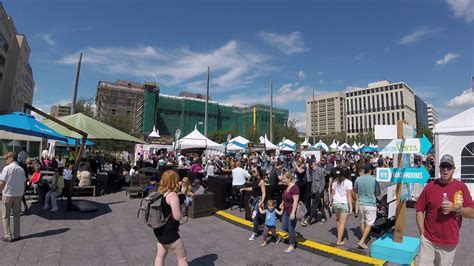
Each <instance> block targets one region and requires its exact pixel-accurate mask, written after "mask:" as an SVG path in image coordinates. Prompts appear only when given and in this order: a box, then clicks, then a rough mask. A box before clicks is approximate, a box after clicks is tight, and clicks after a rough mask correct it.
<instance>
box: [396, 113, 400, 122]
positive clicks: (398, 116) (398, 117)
mask: <svg viewBox="0 0 474 266" xmlns="http://www.w3.org/2000/svg"><path fill="white" fill-rule="evenodd" d="M399 120H400V112H397V121H399Z"/></svg>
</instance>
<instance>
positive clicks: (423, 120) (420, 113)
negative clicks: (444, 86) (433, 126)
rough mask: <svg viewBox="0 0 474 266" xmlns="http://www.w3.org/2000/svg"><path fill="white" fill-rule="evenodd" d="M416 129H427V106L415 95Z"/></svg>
mask: <svg viewBox="0 0 474 266" xmlns="http://www.w3.org/2000/svg"><path fill="white" fill-rule="evenodd" d="M415 109H416V128H428V106H427V105H426V103H425V102H424V101H423V100H422V99H421V98H420V97H419V96H418V95H415Z"/></svg>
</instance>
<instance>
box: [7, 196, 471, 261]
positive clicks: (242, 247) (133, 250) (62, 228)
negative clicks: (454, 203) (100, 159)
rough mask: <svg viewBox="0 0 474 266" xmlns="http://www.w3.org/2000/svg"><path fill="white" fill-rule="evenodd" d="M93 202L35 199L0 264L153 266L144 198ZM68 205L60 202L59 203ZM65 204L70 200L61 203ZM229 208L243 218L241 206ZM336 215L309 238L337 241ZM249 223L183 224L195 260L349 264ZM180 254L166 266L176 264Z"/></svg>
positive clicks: (307, 231) (463, 257)
mask: <svg viewBox="0 0 474 266" xmlns="http://www.w3.org/2000/svg"><path fill="white" fill-rule="evenodd" d="M81 199H84V200H89V201H91V202H94V204H96V205H97V206H98V208H99V210H98V211H96V212H90V213H78V212H66V211H61V212H58V213H51V212H50V211H43V210H42V206H40V205H39V204H33V205H32V206H31V209H30V210H29V214H28V215H26V216H22V218H21V225H22V228H21V235H22V237H23V238H24V239H23V240H20V241H17V242H14V243H4V242H0V251H1V253H0V254H1V260H0V265H152V264H153V262H154V258H155V254H156V239H155V237H154V235H153V233H152V231H151V229H149V228H148V227H146V226H145V225H144V224H143V223H142V222H141V221H140V220H138V219H137V218H136V212H137V207H138V204H139V202H140V199H131V200H128V199H127V197H126V196H125V193H124V192H119V193H115V194H110V195H105V196H102V197H97V198H81ZM60 206H61V204H60ZM62 208H63V209H65V204H63V206H62ZM229 212H230V213H232V214H234V215H236V216H239V217H243V216H244V212H239V211H238V210H232V211H229ZM407 214H408V216H407V223H406V227H405V228H406V235H412V236H416V235H417V229H416V224H415V220H414V211H413V209H408V212H407ZM334 227H335V220H334V217H333V218H332V220H330V221H328V223H326V224H315V225H312V226H310V227H306V228H304V227H301V225H298V226H297V231H298V232H299V233H300V234H301V235H302V236H303V237H305V238H307V239H312V240H314V241H317V242H319V243H322V244H327V245H333V243H334V241H335V236H334V231H335V228H334ZM356 227H357V220H356V219H355V218H354V217H351V218H350V219H349V221H348V226H347V228H348V233H347V237H348V238H347V239H346V243H347V244H346V246H345V247H343V248H344V249H347V250H350V251H353V252H357V253H363V251H361V250H359V249H356V248H355V247H356V242H357V234H358V232H357V230H353V229H354V228H356ZM473 228H474V227H473V223H472V220H465V221H464V223H463V231H462V236H461V244H460V246H459V248H458V252H457V255H456V259H455V261H454V265H470V264H471V263H470V258H472V255H471V251H470V247H472V245H473V244H474V237H472V236H471V234H470V233H469V232H470V231H471V230H472V229H473ZM250 233H251V231H250V228H243V227H241V226H236V225H235V224H232V223H230V222H228V221H225V220H223V219H220V218H218V217H216V216H210V217H206V218H199V219H189V220H188V222H187V223H186V224H185V225H183V226H181V237H182V239H183V240H184V242H185V247H186V250H187V252H188V259H189V262H190V263H191V265H284V264H292V265H344V263H342V262H340V261H339V260H337V259H336V258H331V257H330V256H324V255H322V254H315V253H312V252H310V251H307V250H302V249H297V250H296V251H295V252H293V253H291V254H286V253H284V252H283V250H284V249H285V248H286V247H287V246H286V244H283V243H280V244H274V243H271V244H269V245H268V246H266V247H260V244H261V237H259V238H257V240H255V241H249V240H248V237H249V236H250ZM175 264H176V260H175V258H174V256H173V255H171V254H170V255H169V256H168V258H167V265H175Z"/></svg>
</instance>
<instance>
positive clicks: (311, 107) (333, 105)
mask: <svg viewBox="0 0 474 266" xmlns="http://www.w3.org/2000/svg"><path fill="white" fill-rule="evenodd" d="M344 100H345V94H344V93H342V92H334V93H329V94H325V95H318V96H316V97H314V99H313V97H310V98H308V99H307V100H306V135H307V136H312V137H316V136H322V135H329V134H335V133H339V132H343V131H344V130H345V128H346V127H345V123H344V122H345V109H344V108H345V107H344Z"/></svg>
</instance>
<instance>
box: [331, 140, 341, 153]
mask: <svg viewBox="0 0 474 266" xmlns="http://www.w3.org/2000/svg"><path fill="white" fill-rule="evenodd" d="M338 147H339V145H337V143H336V141H335V140H333V141H332V143H331V145H329V149H330V150H332V151H336V150H337V148H338Z"/></svg>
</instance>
